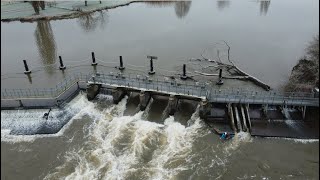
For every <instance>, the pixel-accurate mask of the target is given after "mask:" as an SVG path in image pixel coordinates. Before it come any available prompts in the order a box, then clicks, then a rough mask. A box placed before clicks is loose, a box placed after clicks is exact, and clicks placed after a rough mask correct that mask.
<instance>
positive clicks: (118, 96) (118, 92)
mask: <svg viewBox="0 0 320 180" xmlns="http://www.w3.org/2000/svg"><path fill="white" fill-rule="evenodd" d="M126 94H127V92H126V91H125V89H123V88H116V89H113V90H112V97H113V103H115V104H118V103H119V102H120V101H121V100H122V98H124V96H125V95H126Z"/></svg>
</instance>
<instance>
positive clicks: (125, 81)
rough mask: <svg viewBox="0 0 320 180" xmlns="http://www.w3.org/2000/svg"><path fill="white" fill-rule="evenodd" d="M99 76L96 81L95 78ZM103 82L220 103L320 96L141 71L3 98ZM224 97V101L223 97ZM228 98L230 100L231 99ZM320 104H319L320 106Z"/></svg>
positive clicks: (7, 94) (81, 77) (80, 77)
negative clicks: (222, 85) (221, 85)
mask: <svg viewBox="0 0 320 180" xmlns="http://www.w3.org/2000/svg"><path fill="white" fill-rule="evenodd" d="M93 76H94V77H95V82H93V79H92V77H93ZM79 81H84V82H87V83H100V84H108V85H112V86H119V87H128V88H136V89H142V88H145V89H146V90H150V91H159V92H166V93H169V94H172V93H174V94H182V95H189V96H196V97H200V98H202V97H205V98H207V99H209V100H213V101H218V100H219V101H220V102H235V103H236V102H239V100H240V99H241V102H244V103H266V104H268V103H270V104H274V103H275V102H280V101H281V102H283V103H290V102H291V103H293V102H295V101H299V103H301V104H304V103H309V104H314V105H316V104H318V103H319V98H318V97H315V93H312V92H311V93H306V92H276V91H270V92H265V91H246V90H241V89H215V88H214V87H212V86H210V85H206V84H205V83H204V82H199V83H194V82H190V81H185V82H182V81H176V80H168V79H167V80H165V79H164V78H163V77H162V76H152V77H148V76H146V75H141V74H127V75H124V74H110V73H102V74H101V73H97V74H92V73H91V74H82V73H76V74H73V75H72V76H68V77H67V78H66V79H65V80H64V81H62V82H60V83H58V84H57V85H56V86H55V87H54V88H33V89H4V90H3V91H1V99H21V98H55V97H58V96H59V95H61V94H62V93H64V92H65V91H66V90H67V89H68V88H70V87H71V86H73V85H74V84H75V83H76V82H79ZM222 99H224V100H222ZM227 99H228V100H227ZM318 106H319V105H318Z"/></svg>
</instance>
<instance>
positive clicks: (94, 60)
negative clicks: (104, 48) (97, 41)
mask: <svg viewBox="0 0 320 180" xmlns="http://www.w3.org/2000/svg"><path fill="white" fill-rule="evenodd" d="M91 56H92V63H91V65H92V66H96V65H97V64H98V63H97V62H96V57H95V56H94V52H91Z"/></svg>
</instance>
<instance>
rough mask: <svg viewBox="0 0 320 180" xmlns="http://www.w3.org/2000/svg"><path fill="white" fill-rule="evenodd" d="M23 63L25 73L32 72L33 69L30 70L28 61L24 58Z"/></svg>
mask: <svg viewBox="0 0 320 180" xmlns="http://www.w3.org/2000/svg"><path fill="white" fill-rule="evenodd" d="M23 64H24V69H25V71H24V73H25V74H30V73H31V71H30V70H29V67H28V64H27V61H26V60H23Z"/></svg>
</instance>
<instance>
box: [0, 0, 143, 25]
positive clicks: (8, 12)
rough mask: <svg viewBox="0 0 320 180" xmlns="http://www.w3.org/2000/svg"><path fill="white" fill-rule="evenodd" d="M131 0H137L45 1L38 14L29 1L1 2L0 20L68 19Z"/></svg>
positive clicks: (110, 7) (125, 3)
mask: <svg viewBox="0 0 320 180" xmlns="http://www.w3.org/2000/svg"><path fill="white" fill-rule="evenodd" d="M133 2H138V1H130V0H121V1H88V2H87V5H85V2H84V1H68V2H65V1H63V2H60V1H55V2H46V7H45V9H44V10H40V11H39V14H35V11H34V9H33V7H32V5H31V3H30V2H12V3H1V21H2V22H10V21H22V22H32V21H36V20H57V19H69V18H75V17H79V16H81V15H83V14H88V13H92V12H95V11H101V10H105V9H112V8H116V7H119V6H127V5H129V4H131V3H133Z"/></svg>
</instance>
